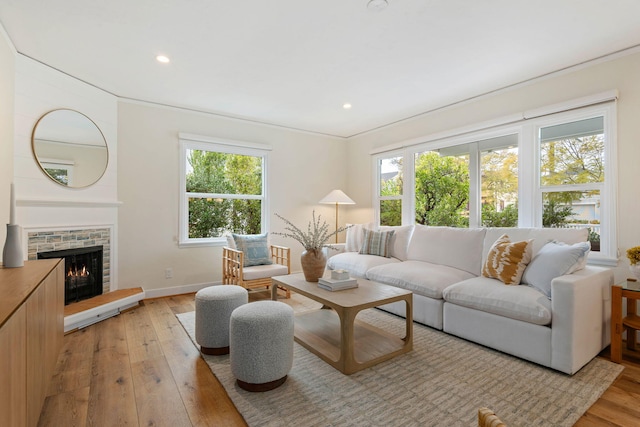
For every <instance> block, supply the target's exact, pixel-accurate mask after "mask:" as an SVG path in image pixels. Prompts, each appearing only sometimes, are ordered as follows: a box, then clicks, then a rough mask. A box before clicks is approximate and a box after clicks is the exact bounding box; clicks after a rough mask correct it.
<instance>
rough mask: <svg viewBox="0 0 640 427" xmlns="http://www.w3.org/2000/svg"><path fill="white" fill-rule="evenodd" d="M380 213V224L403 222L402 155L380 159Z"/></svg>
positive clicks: (378, 194) (399, 223)
mask: <svg viewBox="0 0 640 427" xmlns="http://www.w3.org/2000/svg"><path fill="white" fill-rule="evenodd" d="M377 171H378V180H377V181H378V191H377V196H378V197H377V199H378V209H377V211H378V215H379V219H380V225H401V224H402V194H403V188H402V187H403V179H402V177H403V170H402V157H386V158H380V159H378V167H377Z"/></svg>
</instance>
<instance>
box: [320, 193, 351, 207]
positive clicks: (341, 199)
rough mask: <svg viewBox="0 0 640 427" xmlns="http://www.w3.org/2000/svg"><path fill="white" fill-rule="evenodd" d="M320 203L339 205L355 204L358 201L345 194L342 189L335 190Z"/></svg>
mask: <svg viewBox="0 0 640 427" xmlns="http://www.w3.org/2000/svg"><path fill="white" fill-rule="evenodd" d="M320 203H327V204H334V203H335V204H338V205H355V204H356V202H354V201H353V200H351V198H349V196H347V195H346V194H344V192H343V191H342V190H333V191H332V192H331V193H329V194H327V195H326V196H324V197H323V198H322V200H320Z"/></svg>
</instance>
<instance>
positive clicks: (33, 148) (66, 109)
mask: <svg viewBox="0 0 640 427" xmlns="http://www.w3.org/2000/svg"><path fill="white" fill-rule="evenodd" d="M58 111H70V112H73V113H76V114H79V115H81V116H83V117H84V118H85V119H87V120H88V121H89V122H90V123H91V124H93V126H95V128H96V129H97V131H98V133H99V134H100V136H101V137H102V141H103V142H104V148H105V150H106V154H107V158H106V162H105V165H104V169H103V170H102V173H101V174H100V176H98V177H97V178H96V179H95V180H94V181H93V182H91V183H89V184H87V185H65V184H63V183H61V182H60V181H58V180H57V179H55V178H54V177H52V176H51V175H50V174H49V173H48V172H47V170H46V169H45V167H44V166H43V164H42V163H43V161H41V160H40V158H39V157H38V153H37V152H36V131H37V129H38V125H39V124H40V122H41V121H42V120H43V119H44V118H45V117H47V116H48V115H49V114H52V113H55V112H58ZM31 151H32V153H33V157H34V159H35V160H36V163H37V164H38V167H39V168H40V170H41V171H42V173H44V174H45V176H46V177H47V178H49V179H50V180H51V181H53V182H55V183H56V184H58V185H59V186H61V187H64V188H71V189H81V188H87V187H90V186H92V185H94V184H95V183H97V182H98V181H100V180H101V179H102V177H103V176H104V174H105V173H106V172H107V168H108V167H109V144H107V138H105V136H104V133H102V130H101V129H100V127H99V126H98V125H97V124H96V122H94V121H93V120H91V118H89V116H87V115H86V114H83V113H81V112H80V111H77V110H73V109H71V108H56V109H55V110H50V111H48V112H46V113H44V114H43V115H42V116H41V117H40V118H39V119H38V121H37V122H36V124H35V125H34V126H33V131H32V132H31ZM44 163H47V162H46V161H44Z"/></svg>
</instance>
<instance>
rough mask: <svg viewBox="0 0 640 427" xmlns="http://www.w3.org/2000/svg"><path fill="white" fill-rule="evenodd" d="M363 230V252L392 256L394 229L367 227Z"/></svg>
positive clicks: (361, 249) (361, 250) (361, 251)
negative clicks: (371, 228) (383, 229)
mask: <svg viewBox="0 0 640 427" xmlns="http://www.w3.org/2000/svg"><path fill="white" fill-rule="evenodd" d="M363 231H364V236H363V237H362V247H361V248H360V253H361V254H364V255H377V256H383V257H386V258H389V257H391V238H392V237H393V233H394V232H395V231H394V230H391V231H374V230H369V229H366V228H365V229H364V230H363Z"/></svg>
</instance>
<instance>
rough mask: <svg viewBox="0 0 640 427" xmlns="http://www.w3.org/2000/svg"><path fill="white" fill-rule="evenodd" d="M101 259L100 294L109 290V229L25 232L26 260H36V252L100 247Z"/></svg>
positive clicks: (74, 228) (67, 228) (73, 228)
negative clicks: (101, 251)
mask: <svg viewBox="0 0 640 427" xmlns="http://www.w3.org/2000/svg"><path fill="white" fill-rule="evenodd" d="M100 245H102V247H103V248H102V249H103V253H102V254H103V258H102V269H103V271H102V293H107V292H109V290H110V289H111V228H110V227H95V228H83V227H65V228H55V229H49V230H44V229H43V230H33V231H27V251H28V259H30V260H35V259H37V258H38V252H49V251H57V250H63V249H75V248H88V247H91V246H100Z"/></svg>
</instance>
